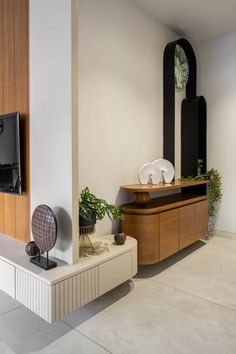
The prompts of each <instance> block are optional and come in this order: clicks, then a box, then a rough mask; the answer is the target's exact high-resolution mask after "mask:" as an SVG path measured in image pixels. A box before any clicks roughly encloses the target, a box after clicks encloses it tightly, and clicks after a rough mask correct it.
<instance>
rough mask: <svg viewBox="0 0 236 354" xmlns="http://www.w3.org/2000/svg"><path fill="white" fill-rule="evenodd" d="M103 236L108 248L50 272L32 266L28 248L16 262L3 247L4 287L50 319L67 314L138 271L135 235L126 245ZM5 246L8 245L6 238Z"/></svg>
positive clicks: (0, 273) (0, 272)
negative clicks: (6, 253) (29, 260)
mask: <svg viewBox="0 0 236 354" xmlns="http://www.w3.org/2000/svg"><path fill="white" fill-rule="evenodd" d="M99 240H102V241H103V242H106V245H107V244H109V245H110V248H109V251H108V252H104V253H103V254H101V255H98V256H91V257H87V258H84V259H82V260H81V262H79V263H78V264H76V265H72V266H70V265H61V266H58V267H57V268H54V269H52V270H50V271H48V272H47V271H41V272H37V271H36V272H35V269H34V268H32V269H31V268H29V263H28V262H27V263H25V257H26V256H25V251H24V250H23V249H22V250H21V248H20V249H19V250H20V252H22V263H21V264H19V263H17V262H14V261H13V260H12V257H11V259H8V258H7V256H6V255H4V257H3V256H2V255H1V248H0V290H3V291H4V292H6V293H7V294H9V295H10V296H12V297H13V298H15V299H16V300H17V301H19V302H20V303H21V304H23V305H24V306H26V307H27V308H29V309H30V310H31V311H33V312H34V313H36V314H37V315H38V316H40V317H42V318H43V319H44V320H46V321H48V322H50V323H51V322H54V321H57V320H59V319H61V318H63V317H64V316H66V315H67V314H69V313H70V312H72V311H75V310H77V309H79V308H80V307H82V306H83V305H85V304H87V303H88V302H90V301H92V300H94V299H96V298H97V297H99V296H101V295H103V294H104V293H106V292H107V291H109V290H111V289H113V288H115V287H116V286H118V285H119V284H122V283H123V282H125V281H126V280H128V279H130V278H132V277H133V276H134V275H135V274H136V273H137V241H136V240H135V239H133V238H131V237H127V241H126V244H125V245H123V246H116V245H114V243H113V241H112V240H113V239H112V238H111V237H110V236H101V237H100V238H99ZM0 241H1V237H0ZM11 242H12V241H11ZM5 243H6V244H5ZM3 246H4V248H5V249H7V247H5V246H7V241H6V240H5V241H4V244H3ZM18 246H19V245H18ZM20 246H21V245H20ZM22 247H23V246H22ZM11 249H12V248H11ZM19 250H18V251H17V259H18V260H19ZM25 264H26V266H27V268H26V267H25Z"/></svg>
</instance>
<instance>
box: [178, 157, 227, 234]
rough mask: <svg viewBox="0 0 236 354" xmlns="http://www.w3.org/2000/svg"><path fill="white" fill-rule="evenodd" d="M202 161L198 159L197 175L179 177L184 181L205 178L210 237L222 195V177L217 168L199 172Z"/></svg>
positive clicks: (213, 230) (213, 231)
mask: <svg viewBox="0 0 236 354" xmlns="http://www.w3.org/2000/svg"><path fill="white" fill-rule="evenodd" d="M202 166H203V161H202V160H198V173H197V176H189V177H186V178H181V179H182V180H185V181H196V180H199V179H206V180H208V181H209V184H208V193H207V194H208V216H209V224H208V237H212V236H213V235H214V233H215V224H216V219H217V216H218V211H219V205H220V202H221V199H222V196H223V191H222V178H221V175H220V173H219V171H218V170H216V169H214V168H212V169H210V170H208V171H207V172H205V173H201V168H202Z"/></svg>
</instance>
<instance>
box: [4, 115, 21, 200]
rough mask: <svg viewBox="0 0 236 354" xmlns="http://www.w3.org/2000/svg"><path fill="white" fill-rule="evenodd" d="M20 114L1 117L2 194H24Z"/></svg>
mask: <svg viewBox="0 0 236 354" xmlns="http://www.w3.org/2000/svg"><path fill="white" fill-rule="evenodd" d="M21 172H22V171H21V139H20V113H19V112H15V113H9V114H5V115H0V192H5V193H16V194H21V193H22V180H21Z"/></svg>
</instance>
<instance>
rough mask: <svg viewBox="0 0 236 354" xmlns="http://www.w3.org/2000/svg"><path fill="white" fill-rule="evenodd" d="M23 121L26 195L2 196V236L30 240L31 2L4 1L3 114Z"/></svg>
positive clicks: (0, 6) (0, 53) (0, 35)
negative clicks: (14, 116) (18, 114)
mask: <svg viewBox="0 0 236 354" xmlns="http://www.w3.org/2000/svg"><path fill="white" fill-rule="evenodd" d="M14 111H20V112H21V114H22V116H23V117H24V118H23V134H24V152H23V155H24V161H25V164H24V169H23V170H24V171H23V179H24V182H25V186H24V187H25V188H24V190H25V193H24V194H23V195H22V196H15V195H11V194H2V193H1V194H0V232H2V233H4V234H6V235H9V236H13V237H16V238H17V239H19V240H22V241H25V242H26V241H28V240H29V218H30V212H29V208H30V206H29V204H30V203H29V189H30V188H29V186H30V179H29V0H0V114H3V113H9V112H14Z"/></svg>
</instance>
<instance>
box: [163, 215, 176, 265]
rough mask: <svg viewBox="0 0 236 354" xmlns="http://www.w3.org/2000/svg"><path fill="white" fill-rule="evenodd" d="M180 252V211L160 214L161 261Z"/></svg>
mask: <svg viewBox="0 0 236 354" xmlns="http://www.w3.org/2000/svg"><path fill="white" fill-rule="evenodd" d="M178 250H179V210H178V209H176V210H171V211H167V212H164V213H161V214H160V260H162V259H165V258H167V257H169V256H170V255H172V254H174V253H175V252H177V251H178Z"/></svg>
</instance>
